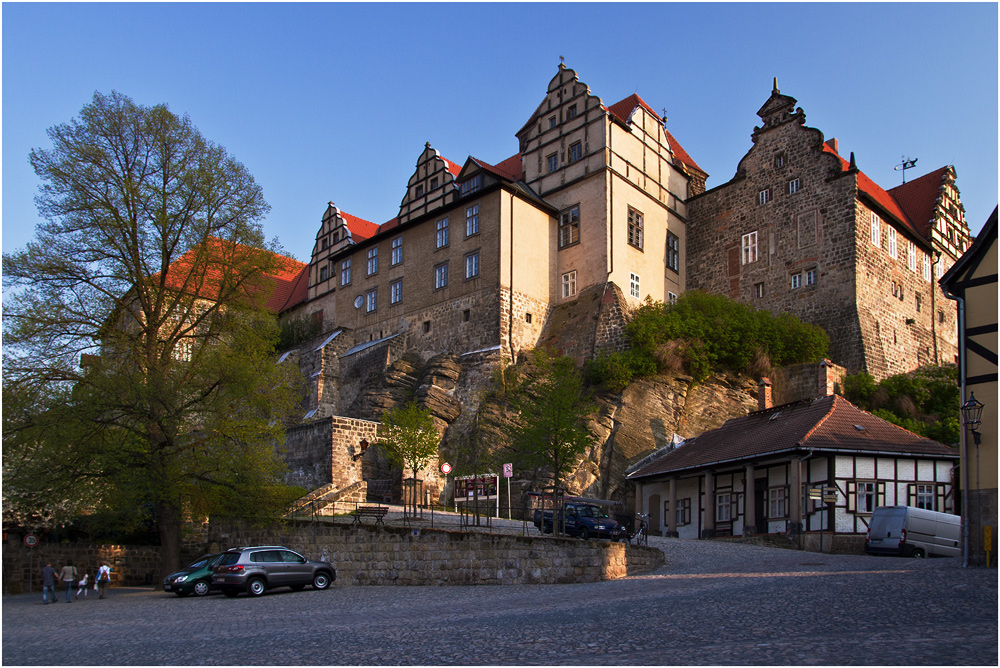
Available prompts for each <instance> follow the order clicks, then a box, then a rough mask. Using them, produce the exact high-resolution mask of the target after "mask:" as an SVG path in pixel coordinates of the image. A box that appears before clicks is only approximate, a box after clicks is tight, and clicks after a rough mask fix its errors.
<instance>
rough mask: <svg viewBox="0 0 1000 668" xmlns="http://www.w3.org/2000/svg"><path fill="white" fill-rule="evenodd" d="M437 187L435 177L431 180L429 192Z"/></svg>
mask: <svg viewBox="0 0 1000 668" xmlns="http://www.w3.org/2000/svg"><path fill="white" fill-rule="evenodd" d="M437 187H438V180H437V177H436V176H435V177H434V178H433V179H431V190H434V189H435V188H437Z"/></svg>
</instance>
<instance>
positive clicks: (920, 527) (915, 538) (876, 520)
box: [865, 506, 962, 557]
mask: <svg viewBox="0 0 1000 668" xmlns="http://www.w3.org/2000/svg"><path fill="white" fill-rule="evenodd" d="M961 541H962V518H961V517H959V516H958V515H949V514H948V513H938V512H934V511H933V510H924V509H923V508H914V507H913V506H882V507H881V508H876V509H875V511H874V512H873V513H872V520H871V523H870V524H869V525H868V537H867V538H866V539H865V552H867V553H868V554H892V555H896V556H900V557H930V556H940V557H958V556H961V554H962V547H961Z"/></svg>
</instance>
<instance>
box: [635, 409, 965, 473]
mask: <svg viewBox="0 0 1000 668" xmlns="http://www.w3.org/2000/svg"><path fill="white" fill-rule="evenodd" d="M793 450H798V451H802V452H805V451H809V450H816V451H842V452H857V453H867V454H873V455H874V454H877V453H884V454H896V453H898V454H911V455H920V456H925V457H952V458H953V457H954V456H955V451H954V450H953V449H952V448H949V447H947V446H945V445H942V444H941V443H938V442H937V441H932V440H930V439H928V438H923V437H921V436H917V435H916V434H914V433H913V432H910V431H907V430H905V429H903V428H902V427H897V426H896V425H894V424H892V423H890V422H886V421H885V420H882V419H880V418H878V417H876V416H874V415H872V414H871V413H868V412H865V411H863V410H861V409H860V408H858V407H857V406H855V405H854V404H852V403H851V402H849V401H847V400H846V399H844V398H843V397H840V396H837V395H830V396H826V397H822V398H819V399H814V400H805V401H798V402H794V403H791V404H784V405H782V406H775V407H774V408H769V409H765V410H762V411H755V412H753V413H750V414H749V415H747V416H745V417H739V418H734V419H732V420H728V421H727V422H726V423H725V424H723V425H722V426H721V427H719V428H718V429H715V430H713V431H709V432H705V433H704V434H702V435H701V436H698V437H697V438H694V439H691V440H688V441H687V442H685V444H684V446H683V447H680V448H677V449H676V450H673V451H670V452H668V453H666V454H665V455H663V456H662V457H660V458H658V459H656V460H655V461H653V462H651V463H649V464H648V465H647V466H644V467H642V468H641V469H639V470H637V471H634V472H633V473H631V474H630V476H629V477H630V478H642V477H646V476H650V475H656V474H661V473H669V472H673V471H683V470H690V469H697V468H701V467H704V466H710V465H718V464H720V463H728V462H737V461H742V460H746V459H752V458H754V457H760V456H763V455H772V454H777V453H780V452H789V451H793Z"/></svg>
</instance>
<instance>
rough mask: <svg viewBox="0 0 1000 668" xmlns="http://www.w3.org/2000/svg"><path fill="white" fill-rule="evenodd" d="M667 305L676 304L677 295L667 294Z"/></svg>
mask: <svg viewBox="0 0 1000 668" xmlns="http://www.w3.org/2000/svg"><path fill="white" fill-rule="evenodd" d="M667 303H668V304H676V303H677V295H675V294H674V293H673V292H667Z"/></svg>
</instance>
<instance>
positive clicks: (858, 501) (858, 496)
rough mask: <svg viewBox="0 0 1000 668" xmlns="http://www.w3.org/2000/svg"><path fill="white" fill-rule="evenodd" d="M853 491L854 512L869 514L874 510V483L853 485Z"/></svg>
mask: <svg viewBox="0 0 1000 668" xmlns="http://www.w3.org/2000/svg"><path fill="white" fill-rule="evenodd" d="M854 489H855V492H854V493H855V503H854V507H855V509H856V512H858V513H862V514H869V513H871V512H872V511H873V510H875V483H874V482H859V483H856V484H855V488H854Z"/></svg>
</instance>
